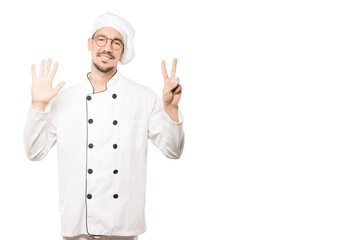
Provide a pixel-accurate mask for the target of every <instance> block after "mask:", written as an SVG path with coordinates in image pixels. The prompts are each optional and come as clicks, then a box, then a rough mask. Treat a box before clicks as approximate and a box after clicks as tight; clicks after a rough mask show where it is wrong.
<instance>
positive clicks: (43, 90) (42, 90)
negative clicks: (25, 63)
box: [31, 58, 65, 112]
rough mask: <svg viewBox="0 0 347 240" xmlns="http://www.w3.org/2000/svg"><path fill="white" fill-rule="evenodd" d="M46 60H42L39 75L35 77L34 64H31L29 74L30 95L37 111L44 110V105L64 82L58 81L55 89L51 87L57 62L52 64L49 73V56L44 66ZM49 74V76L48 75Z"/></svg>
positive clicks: (50, 60)
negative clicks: (30, 80)
mask: <svg viewBox="0 0 347 240" xmlns="http://www.w3.org/2000/svg"><path fill="white" fill-rule="evenodd" d="M45 64H46V61H45V60H42V62H41V68H40V74H39V77H38V78H36V73H35V65H34V64H32V65H31V75H32V84H31V97H32V102H33V108H34V109H36V110H39V111H42V112H44V111H45V107H46V105H47V104H48V102H49V101H50V100H51V99H52V98H54V97H55V96H56V95H57V94H58V92H59V90H60V89H61V88H62V87H63V86H64V84H65V82H60V83H59V84H58V85H57V86H56V87H55V89H53V88H52V82H53V79H54V76H55V73H56V72H57V69H58V62H56V63H55V64H54V66H53V69H52V72H51V74H50V75H49V72H50V68H51V64H52V59H51V58H49V59H48V61H47V66H46V68H45ZM48 75H49V76H48Z"/></svg>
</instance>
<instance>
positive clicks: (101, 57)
mask: <svg viewBox="0 0 347 240" xmlns="http://www.w3.org/2000/svg"><path fill="white" fill-rule="evenodd" d="M101 58H103V59H110V58H107V57H104V56H101Z"/></svg>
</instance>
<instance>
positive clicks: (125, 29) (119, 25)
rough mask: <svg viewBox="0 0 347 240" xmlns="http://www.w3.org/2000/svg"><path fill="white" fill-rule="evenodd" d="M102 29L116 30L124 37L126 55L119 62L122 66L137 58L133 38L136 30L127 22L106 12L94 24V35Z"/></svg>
mask: <svg viewBox="0 0 347 240" xmlns="http://www.w3.org/2000/svg"><path fill="white" fill-rule="evenodd" d="M102 27H111V28H114V29H116V30H117V31H118V32H119V33H120V34H121V35H122V37H123V40H124V53H123V56H122V57H121V59H120V60H119V61H120V63H121V64H127V63H128V62H130V61H131V60H132V59H133V58H134V56H135V51H134V45H133V38H134V35H135V30H134V28H133V27H132V26H131V25H130V23H129V22H128V21H127V20H125V19H124V18H122V17H120V16H117V15H115V14H113V13H110V12H106V13H104V14H102V15H100V16H99V17H98V19H97V21H96V22H95V24H94V29H93V34H94V33H95V32H96V31H97V30H98V29H100V28H102Z"/></svg>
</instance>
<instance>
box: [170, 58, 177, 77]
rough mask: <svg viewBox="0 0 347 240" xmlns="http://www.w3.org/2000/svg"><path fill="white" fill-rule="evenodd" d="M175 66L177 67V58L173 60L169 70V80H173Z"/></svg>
mask: <svg viewBox="0 0 347 240" xmlns="http://www.w3.org/2000/svg"><path fill="white" fill-rule="evenodd" d="M176 65H177V58H174V60H173V62H172V68H171V77H170V78H174V77H175V74H176Z"/></svg>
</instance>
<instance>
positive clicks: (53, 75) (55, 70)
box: [48, 62, 58, 82]
mask: <svg viewBox="0 0 347 240" xmlns="http://www.w3.org/2000/svg"><path fill="white" fill-rule="evenodd" d="M57 69H58V62H56V63H54V66H53V68H52V72H51V74H50V75H49V78H48V79H49V80H50V81H51V82H52V81H53V79H54V77H55V73H56V72H57Z"/></svg>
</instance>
